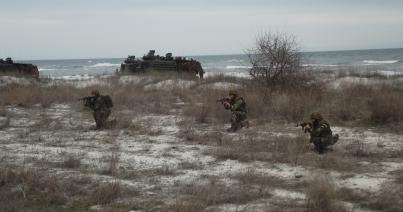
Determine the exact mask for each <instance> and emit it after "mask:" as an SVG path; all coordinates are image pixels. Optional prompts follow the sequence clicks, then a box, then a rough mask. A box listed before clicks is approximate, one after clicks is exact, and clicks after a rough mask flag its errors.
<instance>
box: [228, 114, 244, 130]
mask: <svg viewBox="0 0 403 212" xmlns="http://www.w3.org/2000/svg"><path fill="white" fill-rule="evenodd" d="M247 118H248V117H247V115H246V112H242V111H232V114H231V128H230V129H229V130H228V131H232V132H235V131H237V130H238V129H239V128H241V127H244V126H245V125H248V124H247V123H246V122H247V121H246V119H247Z"/></svg>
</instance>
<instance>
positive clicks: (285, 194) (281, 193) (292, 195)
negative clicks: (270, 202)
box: [273, 189, 305, 199]
mask: <svg viewBox="0 0 403 212" xmlns="http://www.w3.org/2000/svg"><path fill="white" fill-rule="evenodd" d="M273 194H274V195H275V196H278V197H281V198H285V199H305V194H303V193H300V192H296V191H289V190H285V189H274V191H273Z"/></svg>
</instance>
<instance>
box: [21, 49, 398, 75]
mask: <svg viewBox="0 0 403 212" xmlns="http://www.w3.org/2000/svg"><path fill="white" fill-rule="evenodd" d="M188 58H193V59H196V60H198V61H200V62H201V64H202V67H203V69H204V70H205V72H206V74H207V75H208V74H217V73H223V74H231V75H232V74H234V75H241V76H242V75H243V76H247V75H248V70H249V69H250V68H251V65H250V62H249V58H248V56H247V55H246V54H234V55H207V56H189V57H188ZM302 58H303V60H302V66H304V67H306V68H308V69H312V70H332V71H342V70H347V71H360V72H371V71H373V72H380V73H384V74H395V73H402V74H403V48H399V49H376V50H350V51H329V52H303V53H302ZM124 60H125V58H99V59H69V60H33V61H18V62H24V63H33V64H34V65H36V66H38V69H39V71H40V76H41V77H50V78H63V79H83V78H84V79H85V78H91V77H93V76H96V75H109V74H113V73H115V72H116V71H117V70H119V69H120V64H121V63H123V61H124Z"/></svg>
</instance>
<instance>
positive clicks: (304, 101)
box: [0, 73, 403, 129]
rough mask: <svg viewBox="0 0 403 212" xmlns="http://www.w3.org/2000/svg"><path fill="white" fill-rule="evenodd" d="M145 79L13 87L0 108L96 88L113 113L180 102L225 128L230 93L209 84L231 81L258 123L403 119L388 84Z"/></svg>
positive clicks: (402, 102)
mask: <svg viewBox="0 0 403 212" xmlns="http://www.w3.org/2000/svg"><path fill="white" fill-rule="evenodd" d="M142 77H144V78H147V79H150V80H144V82H139V83H138V84H120V83H118V82H119V81H118V78H111V79H109V80H107V81H106V82H107V83H109V85H99V86H89V87H85V88H77V87H74V86H71V85H51V86H48V87H42V86H40V84H34V85H28V86H18V85H10V86H6V87H3V88H2V89H1V90H0V96H2V98H1V100H0V105H7V104H16V105H21V106H30V105H34V104H41V105H42V106H44V107H47V106H49V105H50V104H52V103H66V102H76V100H77V99H78V98H79V97H83V96H88V95H89V93H90V91H91V90H92V89H99V90H100V91H101V93H103V94H109V95H110V96H111V97H112V99H113V101H114V103H115V108H114V110H117V111H119V110H124V109H128V110H131V111H133V112H134V113H137V114H145V113H155V114H169V113H170V112H171V110H172V109H175V108H178V106H177V105H176V103H177V102H178V99H180V100H181V101H184V102H185V107H184V111H183V114H184V115H185V116H187V117H189V118H192V121H194V122H195V123H201V124H204V123H207V124H222V123H228V122H229V118H230V114H229V112H228V111H225V110H224V109H223V107H222V105H221V104H219V103H216V100H217V99H219V98H221V97H223V96H227V93H228V90H225V89H224V90H219V89H211V88H210V86H209V85H211V83H215V82H230V83H236V84H238V85H240V86H241V87H240V88H239V89H237V90H238V91H239V93H240V94H241V96H243V97H244V98H245V100H246V102H247V105H248V110H249V118H250V119H253V120H255V121H256V122H255V123H256V124H261V123H264V122H267V121H273V120H276V121H277V120H280V121H288V122H290V121H291V122H296V121H300V120H302V119H304V118H306V117H307V115H308V114H309V113H310V112H312V111H320V112H322V113H323V115H324V117H325V118H326V119H328V121H330V122H331V123H337V124H343V125H350V124H351V125H364V126H369V125H377V126H387V127H392V128H393V129H398V128H399V126H400V125H401V123H402V121H403V112H402V110H401V108H402V107H403V92H402V91H403V88H402V86H399V85H395V84H387V83H386V81H385V84H383V85H381V86H372V85H371V84H368V85H364V84H351V85H348V86H343V87H340V88H339V89H337V90H334V89H331V88H328V87H326V86H325V85H324V84H323V83H321V82H320V81H316V82H314V81H313V82H312V83H310V84H309V85H308V86H305V87H304V88H301V89H299V90H295V89H285V90H274V91H267V90H266V89H263V88H261V87H259V86H258V85H256V84H254V83H253V81H250V80H247V79H239V78H235V77H227V76H223V75H218V76H214V77H208V78H206V79H205V80H204V81H200V82H196V85H195V86H193V87H191V88H190V89H187V90H181V89H179V88H174V89H173V90H172V89H165V90H164V89H157V90H155V89H154V90H148V89H144V85H146V84H147V83H156V82H159V81H162V80H167V79H177V78H178V77H181V76H176V75H172V73H170V74H166V73H165V74H164V73H154V74H151V73H150V75H145V76H142ZM366 77H368V76H366ZM185 79H187V78H185ZM228 89H229V88H228ZM126 124H129V123H128V122H126Z"/></svg>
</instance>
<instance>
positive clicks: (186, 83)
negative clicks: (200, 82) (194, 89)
mask: <svg viewBox="0 0 403 212" xmlns="http://www.w3.org/2000/svg"><path fill="white" fill-rule="evenodd" d="M195 83H196V82H194V81H190V80H182V79H177V80H164V81H161V82H157V83H155V84H150V85H146V86H144V89H145V90H172V89H174V88H179V89H189V88H190V87H191V86H193V85H194V84H195Z"/></svg>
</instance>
